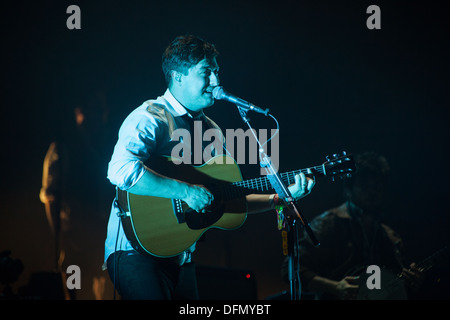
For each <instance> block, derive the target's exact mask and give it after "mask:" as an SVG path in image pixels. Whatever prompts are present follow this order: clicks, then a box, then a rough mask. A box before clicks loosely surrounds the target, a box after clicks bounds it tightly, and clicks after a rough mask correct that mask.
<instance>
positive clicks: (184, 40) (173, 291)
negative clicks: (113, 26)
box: [105, 35, 314, 300]
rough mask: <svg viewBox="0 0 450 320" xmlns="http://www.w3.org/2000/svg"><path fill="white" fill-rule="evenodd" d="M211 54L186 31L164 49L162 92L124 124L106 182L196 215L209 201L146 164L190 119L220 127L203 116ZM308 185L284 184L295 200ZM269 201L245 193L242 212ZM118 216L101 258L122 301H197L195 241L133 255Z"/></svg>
mask: <svg viewBox="0 0 450 320" xmlns="http://www.w3.org/2000/svg"><path fill="white" fill-rule="evenodd" d="M217 56H218V51H217V50H216V48H215V46H214V45H213V44H211V43H208V42H206V41H204V40H202V39H200V38H198V37H196V36H192V35H188V36H179V37H177V38H175V40H174V41H172V43H171V44H170V45H169V46H168V47H167V48H166V50H165V51H164V53H163V56H162V69H163V72H164V75H165V79H166V82H167V86H168V89H167V90H166V92H165V93H164V95H162V96H160V97H158V98H157V99H155V100H148V101H146V102H144V103H143V104H142V105H141V106H139V107H138V108H136V109H135V110H134V111H133V112H131V114H130V115H128V117H127V118H126V119H125V121H124V122H123V124H122V126H121V128H120V130H119V138H118V141H117V143H116V145H115V148H114V152H113V155H112V158H111V161H110V163H109V168H108V179H109V180H110V181H111V183H112V184H113V185H115V186H117V187H118V188H119V189H121V190H125V191H127V192H129V193H131V194H137V195H145V196H152V197H163V198H175V199H181V200H183V201H184V202H185V203H186V204H187V205H189V207H190V208H192V209H194V210H195V211H197V213H196V214H202V212H204V211H205V209H206V208H207V207H208V206H210V205H211V203H212V201H213V200H214V197H213V194H212V193H211V191H210V190H208V189H207V188H205V187H204V186H201V185H193V184H189V183H187V182H184V181H183V177H179V180H178V179H172V178H169V177H166V176H164V175H162V174H160V173H158V172H157V171H155V170H154V169H153V168H151V167H150V166H149V165H147V160H148V159H149V158H150V157H154V156H170V155H171V153H172V148H173V147H174V146H175V145H176V144H177V143H179V142H178V141H173V140H171V133H172V132H173V130H175V129H186V130H188V131H189V132H192V130H193V128H194V121H197V120H198V121H200V120H199V119H201V120H202V121H203V123H204V124H203V127H204V129H208V127H209V128H215V129H219V127H218V126H217V124H216V123H215V122H213V121H212V120H211V119H209V118H208V117H206V116H205V115H204V113H203V109H205V108H207V107H211V106H212V105H213V104H214V97H213V95H212V91H213V89H214V88H215V87H216V86H218V85H219V76H218V73H219V66H218V64H217V61H216V57H217ZM191 136H192V137H195V135H191ZM200 138H201V137H200ZM200 143H201V142H200ZM192 150H193V149H192ZM313 186H314V180H313V179H311V178H308V177H306V176H305V175H304V174H303V173H301V174H300V175H297V176H296V177H295V184H293V185H291V186H289V189H290V191H291V193H292V195H293V197H294V198H295V199H296V200H298V199H300V198H302V197H304V196H306V195H307V194H309V193H310V191H311V189H312V188H313ZM274 198H275V195H273V194H252V195H248V196H246V199H245V200H246V202H247V210H248V212H249V213H254V212H262V211H268V210H271V209H273V208H274ZM119 213H120V208H119V206H118V205H117V203H116V202H113V206H112V209H111V214H110V218H109V222H108V235H107V239H106V242H105V262H106V266H107V268H108V272H109V275H110V277H111V280H112V281H113V282H114V283H115V287H116V288H117V290H118V292H119V293H120V295H121V297H122V299H157V300H162V299H197V298H198V292H197V285H196V277H195V267H194V264H193V263H192V261H191V253H192V252H193V251H194V249H195V244H194V245H193V246H191V247H190V248H189V249H188V250H186V251H185V252H183V253H181V254H179V255H177V256H175V257H170V258H161V257H156V256H153V255H150V254H142V253H139V252H137V251H136V250H134V249H133V247H132V246H131V244H130V242H129V241H128V239H127V238H126V235H125V233H124V230H123V228H122V225H121V223H120V218H119V216H118V214H119Z"/></svg>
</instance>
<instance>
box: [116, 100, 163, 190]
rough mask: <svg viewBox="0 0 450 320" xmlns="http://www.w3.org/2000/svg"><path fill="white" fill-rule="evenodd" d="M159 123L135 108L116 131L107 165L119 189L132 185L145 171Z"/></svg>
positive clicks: (144, 106)
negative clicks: (115, 139)
mask: <svg viewBox="0 0 450 320" xmlns="http://www.w3.org/2000/svg"><path fill="white" fill-rule="evenodd" d="M161 127H162V123H161V120H160V119H157V118H156V117H154V116H153V115H152V114H151V113H150V112H148V111H147V108H146V105H143V106H141V107H139V108H137V109H136V110H134V111H133V112H132V113H131V114H130V115H129V116H128V117H127V118H126V119H125V121H124V123H123V124H122V126H121V127H120V130H119V137H118V141H117V143H116V145H115V147H114V152H113V155H112V157H111V161H110V162H109V165H108V179H109V181H110V182H111V183H112V184H114V185H116V186H117V187H118V188H120V189H122V190H127V189H129V188H131V187H132V186H134V185H135V184H136V183H137V182H138V181H139V179H140V178H141V177H142V176H143V174H144V173H145V170H146V168H145V164H144V163H145V162H146V161H147V160H148V158H149V157H150V155H151V154H152V153H153V152H154V151H155V150H156V147H157V142H156V141H157V137H158V136H159V135H160V134H161V131H162V128H161Z"/></svg>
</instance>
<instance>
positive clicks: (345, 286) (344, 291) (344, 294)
mask: <svg viewBox="0 0 450 320" xmlns="http://www.w3.org/2000/svg"><path fill="white" fill-rule="evenodd" d="M358 280H359V277H345V278H344V279H342V280H341V281H339V282H338V283H337V284H336V287H335V290H334V292H333V293H334V294H335V295H336V296H338V297H339V298H341V299H343V300H351V299H355V298H356V295H357V294H358V288H359V286H358V285H357V284H356V283H358Z"/></svg>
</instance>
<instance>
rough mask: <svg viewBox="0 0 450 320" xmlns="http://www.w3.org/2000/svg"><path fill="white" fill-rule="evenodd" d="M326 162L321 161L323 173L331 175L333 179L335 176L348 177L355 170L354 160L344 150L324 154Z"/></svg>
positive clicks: (333, 179)
mask: <svg viewBox="0 0 450 320" xmlns="http://www.w3.org/2000/svg"><path fill="white" fill-rule="evenodd" d="M326 160H327V161H326V162H324V163H323V165H322V167H323V174H324V175H325V176H328V177H331V181H335V180H336V177H339V178H341V179H345V178H350V177H351V176H352V173H354V172H355V171H356V165H355V161H354V160H353V156H352V155H351V154H347V153H346V152H345V151H342V152H340V153H334V154H332V155H328V156H326Z"/></svg>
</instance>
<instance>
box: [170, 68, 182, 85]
mask: <svg viewBox="0 0 450 320" xmlns="http://www.w3.org/2000/svg"><path fill="white" fill-rule="evenodd" d="M171 75H172V80H173V82H174V83H177V84H181V79H182V74H181V72H178V71H175V70H172V71H171Z"/></svg>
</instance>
